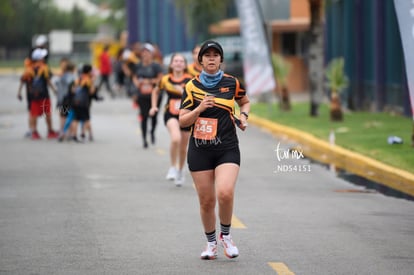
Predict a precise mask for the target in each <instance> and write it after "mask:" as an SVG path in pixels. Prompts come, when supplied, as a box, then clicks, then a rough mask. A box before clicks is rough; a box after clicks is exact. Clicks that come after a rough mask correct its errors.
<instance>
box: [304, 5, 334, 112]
mask: <svg viewBox="0 0 414 275" xmlns="http://www.w3.org/2000/svg"><path fill="white" fill-rule="evenodd" d="M326 1H328V2H329V0H326ZM323 5H324V0H309V8H310V27H309V30H308V35H307V36H308V44H309V54H308V68H309V75H308V77H309V89H310V99H311V102H310V115H311V116H313V117H316V116H318V115H319V104H320V102H321V100H322V98H323V49H324V47H323V20H322V19H323V18H322V12H323Z"/></svg>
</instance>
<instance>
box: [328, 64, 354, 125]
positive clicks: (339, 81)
mask: <svg viewBox="0 0 414 275" xmlns="http://www.w3.org/2000/svg"><path fill="white" fill-rule="evenodd" d="M325 76H326V86H327V87H328V88H329V90H330V91H331V106H330V116H331V120H332V121H342V120H343V112H342V107H341V100H340V97H339V95H340V93H341V92H342V91H343V90H344V89H345V88H347V87H348V84H349V80H348V77H347V76H346V75H345V71H344V58H343V57H338V58H334V59H332V60H331V62H330V63H329V64H328V67H327V68H326V70H325Z"/></svg>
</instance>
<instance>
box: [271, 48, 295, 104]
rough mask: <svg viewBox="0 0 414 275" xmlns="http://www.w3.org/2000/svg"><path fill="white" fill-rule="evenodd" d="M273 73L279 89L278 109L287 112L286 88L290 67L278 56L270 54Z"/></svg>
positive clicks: (288, 99)
mask: <svg viewBox="0 0 414 275" xmlns="http://www.w3.org/2000/svg"><path fill="white" fill-rule="evenodd" d="M272 65H273V72H274V74H275V78H276V83H277V86H278V87H279V89H280V93H281V94H280V108H281V109H282V110H283V111H289V110H290V108H291V106H290V98H289V90H288V88H287V78H288V75H289V72H290V68H291V65H290V63H288V62H287V61H286V60H285V59H284V58H283V57H282V56H281V55H280V54H276V53H272Z"/></svg>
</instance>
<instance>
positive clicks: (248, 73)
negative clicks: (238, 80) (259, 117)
mask: <svg viewBox="0 0 414 275" xmlns="http://www.w3.org/2000/svg"><path fill="white" fill-rule="evenodd" d="M235 4H236V7H237V12H238V15H239V19H240V32H241V36H242V41H243V70H244V80H245V83H246V89H247V93H248V94H249V95H259V94H261V93H264V92H270V91H273V89H274V88H275V87H276V81H275V79H274V73H273V67H272V63H271V57H270V51H269V46H268V43H267V39H266V32H265V28H264V23H265V22H264V20H263V16H262V13H261V10H260V9H259V6H258V3H257V2H256V0H235Z"/></svg>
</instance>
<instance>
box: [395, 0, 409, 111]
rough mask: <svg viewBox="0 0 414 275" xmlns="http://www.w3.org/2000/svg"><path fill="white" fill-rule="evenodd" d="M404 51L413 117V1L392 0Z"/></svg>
mask: <svg viewBox="0 0 414 275" xmlns="http://www.w3.org/2000/svg"><path fill="white" fill-rule="evenodd" d="M394 6H395V11H396V13H397V19H398V25H399V27H400V35H401V42H402V46H403V52H404V60H405V71H406V73H407V82H408V90H409V92H410V102H411V113H412V115H413V119H414V1H409V0H394Z"/></svg>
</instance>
